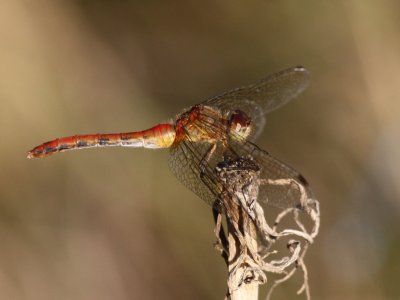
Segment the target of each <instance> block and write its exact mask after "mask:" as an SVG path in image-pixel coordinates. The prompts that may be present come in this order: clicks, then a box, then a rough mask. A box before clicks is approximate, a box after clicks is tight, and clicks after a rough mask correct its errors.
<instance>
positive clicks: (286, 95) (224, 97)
mask: <svg viewBox="0 0 400 300" xmlns="http://www.w3.org/2000/svg"><path fill="white" fill-rule="evenodd" d="M309 81H310V75H309V72H308V71H307V70H306V69H305V68H303V67H294V68H290V69H286V70H284V71H281V72H279V73H276V74H273V75H270V76H268V77H266V78H265V79H263V80H261V81H260V82H258V83H256V84H253V85H249V86H245V87H240V88H236V89H233V90H231V91H228V92H225V93H223V94H221V95H219V96H216V97H214V98H211V99H209V100H206V101H205V102H203V103H202V104H204V105H208V106H213V107H217V108H219V109H221V110H222V111H233V110H236V109H240V110H242V111H244V112H245V113H246V114H248V115H249V116H251V118H252V121H253V127H254V133H253V135H252V137H251V139H252V140H254V139H255V138H256V137H257V136H258V135H259V133H260V132H261V130H262V129H263V127H264V125H265V117H264V115H265V114H267V113H269V112H271V111H273V110H275V109H277V108H279V107H281V106H283V105H285V104H286V103H288V102H289V101H290V100H292V99H294V98H295V97H297V96H298V95H299V94H300V93H301V92H303V91H304V89H305V88H306V87H307V86H308V84H309Z"/></svg>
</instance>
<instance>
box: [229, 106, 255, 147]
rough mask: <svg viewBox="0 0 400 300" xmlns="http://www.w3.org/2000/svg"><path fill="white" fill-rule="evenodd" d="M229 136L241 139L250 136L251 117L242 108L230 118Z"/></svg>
mask: <svg viewBox="0 0 400 300" xmlns="http://www.w3.org/2000/svg"><path fill="white" fill-rule="evenodd" d="M228 127H229V136H230V137H231V138H232V139H234V140H237V141H241V140H243V139H246V138H247V137H249V136H250V133H251V118H250V117H249V116H248V115H247V114H246V113H244V112H243V111H241V110H235V111H234V112H233V113H232V114H231V116H230V117H229V120H228Z"/></svg>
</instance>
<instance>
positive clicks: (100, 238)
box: [0, 0, 400, 300]
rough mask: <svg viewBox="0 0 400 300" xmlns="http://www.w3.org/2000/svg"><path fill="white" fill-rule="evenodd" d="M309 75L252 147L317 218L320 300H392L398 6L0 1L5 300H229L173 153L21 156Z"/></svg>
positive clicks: (399, 194)
mask: <svg viewBox="0 0 400 300" xmlns="http://www.w3.org/2000/svg"><path fill="white" fill-rule="evenodd" d="M299 64H301V65H304V66H306V67H307V68H308V69H309V70H310V71H311V73H312V84H311V85H310V87H309V89H308V90H307V91H306V92H305V93H304V94H303V95H302V96H301V97H300V98H299V99H297V100H296V101H293V102H292V103H290V105H287V106H286V107H284V108H282V109H280V110H279V111H276V112H275V113H273V114H271V115H269V118H268V124H267V128H266V130H265V132H264V133H263V135H262V136H261V138H260V139H259V141H258V144H259V145H260V146H262V147H263V148H265V149H267V150H268V151H270V152H271V153H272V154H274V155H275V156H277V157H279V158H280V159H281V160H283V161H286V162H288V163H289V164H291V165H293V166H295V167H296V168H297V169H298V170H300V171H301V172H302V173H303V174H305V176H306V177H307V178H308V179H309V181H310V182H311V184H312V186H313V189H314V191H315V193H316V195H317V196H318V198H319V200H320V202H321V207H322V228H321V232H320V235H319V236H318V239H317V241H316V243H315V244H314V245H313V246H312V247H311V249H310V251H309V253H308V255H307V259H306V262H307V264H308V266H309V273H310V284H311V292H312V295H313V298H314V299H398V298H399V297H400V287H399V277H400V259H399V248H400V218H399V216H400V188H399V180H400V169H399V166H400V152H399V150H398V149H399V147H400V138H399V137H400V120H399V113H400V104H399V103H400V101H399V97H400V4H399V2H398V1H395V0H392V1H390V0H384V1H379V2H378V1H362V0H350V1H317V0H315V1H286V0H283V1H270V0H265V1H247V2H245V1H237V0H233V1H232V0H229V1H156V0H150V1H88V0H86V1H85V0H59V1H51V0H39V1H28V0H25V1H24V0H14V1H6V0H0V104H1V109H0V130H1V141H2V142H1V148H0V149H1V156H0V166H1V168H0V298H1V299H18V300H19V299H29V300H34V299H40V300H44V299H76V300H80V299H82V300H83V299H118V300H122V299H222V298H223V295H224V293H225V288H226V287H225V282H226V270H225V266H224V263H223V261H222V259H221V258H220V257H219V255H218V254H217V252H216V251H215V250H214V249H213V246H212V243H213V241H214V235H213V221H212V215H211V210H210V207H208V206H207V205H205V204H204V203H203V202H202V201H201V200H199V199H198V198H197V197H196V196H195V195H194V194H192V193H191V192H189V191H188V190H187V189H185V187H184V186H183V185H182V184H181V183H179V182H178V181H177V180H176V179H175V178H174V177H173V175H172V174H171V172H170V171H169V170H168V163H167V157H168V151H162V150H160V151H150V150H142V149H119V148H118V149H116V148H114V149H102V150H99V149H98V150H86V151H79V152H70V153H65V154H60V155H56V156H54V157H51V158H49V159H43V160H27V159H26V158H25V155H26V151H27V150H29V149H30V148H32V147H33V146H35V145H37V144H39V143H41V142H44V141H47V140H49V139H52V138H55V137H62V136H66V135H71V134H75V133H96V132H121V131H131V130H140V129H145V128H147V127H150V126H152V125H154V124H155V123H158V122H160V121H163V120H167V119H168V118H170V117H172V116H174V115H175V114H176V113H179V112H180V111H181V110H182V109H183V108H185V107H187V106H191V105H193V104H195V103H197V102H200V101H202V100H204V99H206V98H207V97H209V96H213V95H216V94H218V93H220V92H223V91H224V90H227V89H230V88H233V87H236V86H240V85H243V84H248V83H252V82H255V81H257V80H259V79H261V78H263V77H264V76H266V75H268V74H272V73H274V72H277V71H279V70H281V69H285V68H287V67H290V66H294V65H299ZM300 285H301V279H300V277H296V279H294V280H291V281H290V282H289V283H287V284H285V285H284V286H282V287H281V288H279V289H278V291H277V294H275V296H276V297H275V299H293V298H294V297H295V291H296V289H298V288H299V287H300ZM300 299H303V297H300Z"/></svg>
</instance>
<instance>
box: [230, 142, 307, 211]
mask: <svg viewBox="0 0 400 300" xmlns="http://www.w3.org/2000/svg"><path fill="white" fill-rule="evenodd" d="M230 146H231V147H232V149H233V151H234V152H235V153H236V155H238V156H246V155H250V156H251V157H252V158H253V159H254V160H255V161H256V163H257V165H258V166H259V167H260V169H261V174H260V178H261V180H262V182H261V184H260V191H259V195H258V201H259V203H260V204H264V205H265V204H267V205H272V206H274V207H278V208H283V209H286V208H289V207H298V208H300V207H303V205H304V197H305V198H306V199H310V198H313V197H314V196H313V193H312V190H311V188H310V186H309V184H308V182H307V180H306V179H305V178H304V176H303V175H301V174H300V173H299V172H298V171H296V170H295V169H293V168H292V167H290V166H289V165H287V164H285V163H283V162H281V161H279V160H278V159H276V158H274V157H273V156H271V155H270V154H269V153H268V152H266V151H264V150H262V149H260V148H259V147H258V146H257V145H255V144H253V143H251V142H244V143H242V142H233V141H232V142H231V145H230Z"/></svg>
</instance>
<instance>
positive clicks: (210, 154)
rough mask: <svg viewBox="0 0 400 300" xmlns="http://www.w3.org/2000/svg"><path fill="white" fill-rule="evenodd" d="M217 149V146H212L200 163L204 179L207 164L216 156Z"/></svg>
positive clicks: (201, 174) (201, 175) (201, 176)
mask: <svg viewBox="0 0 400 300" xmlns="http://www.w3.org/2000/svg"><path fill="white" fill-rule="evenodd" d="M216 149H217V144H211V146H210V148H208V150H207V152H206V154H204V156H203V157H202V159H201V161H200V165H199V168H200V178H203V177H204V175H205V170H206V167H207V163H208V162H209V161H210V159H211V157H212V155H213V154H214V152H215V150H216Z"/></svg>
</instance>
